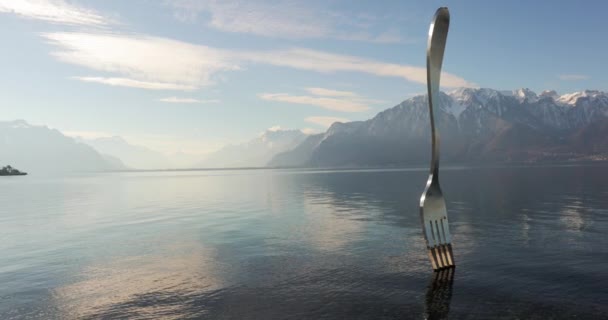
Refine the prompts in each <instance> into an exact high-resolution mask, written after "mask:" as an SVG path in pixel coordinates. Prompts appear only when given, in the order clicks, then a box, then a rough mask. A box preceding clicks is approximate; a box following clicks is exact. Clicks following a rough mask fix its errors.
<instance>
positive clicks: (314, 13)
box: [166, 0, 408, 43]
mask: <svg viewBox="0 0 608 320" xmlns="http://www.w3.org/2000/svg"><path fill="white" fill-rule="evenodd" d="M166 3H167V4H169V5H170V6H172V7H173V8H174V10H175V13H174V15H175V17H176V18H177V19H179V20H181V21H186V22H193V21H195V20H197V19H198V16H199V15H200V14H201V13H202V12H205V13H207V14H208V16H209V20H208V21H207V24H208V26H209V27H211V28H214V29H217V30H220V31H225V32H233V33H247V34H253V35H258V36H264V37H274V38H286V39H307V38H308V39H311V38H330V39H340V40H351V41H368V42H376V43H399V42H408V39H405V38H403V37H401V36H400V35H399V34H398V33H397V32H396V31H395V30H394V29H391V30H388V31H380V32H378V31H376V32H372V31H371V29H372V28H371V27H372V26H375V27H377V28H386V27H384V26H385V25H386V19H383V20H382V21H380V19H376V18H375V17H373V16H371V15H369V14H366V15H356V14H353V15H348V16H346V15H344V14H343V13H339V12H334V11H332V10H328V9H327V8H321V7H317V6H316V5H315V4H313V3H311V2H302V1H293V0H279V1H272V2H264V1H255V0H248V1H221V0H211V1H197V0H167V1H166Z"/></svg>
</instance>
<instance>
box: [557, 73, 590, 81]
mask: <svg viewBox="0 0 608 320" xmlns="http://www.w3.org/2000/svg"><path fill="white" fill-rule="evenodd" d="M557 77H558V78H559V79H560V80H564V81H580V80H587V79H589V78H590V77H589V76H587V75H584V74H560V75H558V76H557Z"/></svg>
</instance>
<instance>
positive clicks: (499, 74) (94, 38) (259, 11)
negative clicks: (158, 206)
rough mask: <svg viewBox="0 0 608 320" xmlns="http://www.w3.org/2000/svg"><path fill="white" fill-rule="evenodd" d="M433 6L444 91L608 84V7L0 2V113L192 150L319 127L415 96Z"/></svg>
mask: <svg viewBox="0 0 608 320" xmlns="http://www.w3.org/2000/svg"><path fill="white" fill-rule="evenodd" d="M444 5H445V6H448V7H449V8H450V12H451V16H452V20H451V28H450V35H449V37H448V45H447V49H446V56H445V61H444V71H445V72H446V74H444V76H443V78H442V85H443V86H444V89H446V90H450V89H451V88H455V87H460V86H474V87H476V86H480V87H489V88H495V89H503V90H511V89H516V88H520V87H528V88H530V89H532V90H535V91H537V92H539V91H542V90H545V89H555V90H557V91H558V93H560V94H564V93H568V92H573V91H577V90H582V89H599V90H603V91H606V90H607V89H608V76H607V75H606V74H607V72H606V71H607V70H608V65H607V64H606V58H605V56H606V50H607V49H608V42H606V40H605V39H606V32H605V19H604V16H605V12H606V10H607V9H608V3H606V2H604V1H595V2H592V1H569V2H566V1H560V2H557V1H416V2H414V1H407V2H406V1H338V0H333V1H272V2H270V1H268V2H264V1H234V2H230V1H195V0H158V1H153V0H132V1H122V0H107V1H92V0H80V1H77V0H74V1H54V0H0V23H1V25H2V28H0V37H1V38H2V39H3V42H4V44H3V46H2V50H1V52H0V57H1V59H0V69H1V70H2V75H3V76H2V77H1V78H0V88H2V94H0V105H1V113H0V114H1V115H0V118H1V119H0V120H13V119H25V120H27V121H29V122H30V123H34V124H44V125H48V126H50V127H53V128H57V129H59V130H61V131H63V132H65V133H67V134H70V135H81V136H87V137H95V136H109V135H120V136H123V137H124V138H126V139H127V141H129V142H131V143H134V144H140V145H144V146H148V147H150V148H152V149H155V150H158V151H161V152H165V153H173V152H178V151H181V152H186V153H193V154H203V153H206V152H209V151H212V150H214V149H217V148H219V147H221V146H222V145H224V144H227V143H238V142H242V141H245V140H248V139H250V138H252V137H254V136H256V135H257V134H258V133H259V132H261V131H263V130H264V129H266V128H271V127H276V126H280V127H282V128H300V129H306V130H307V131H310V132H314V131H323V130H325V128H326V127H327V126H328V125H329V123H331V122H332V121H334V120H341V121H348V120H364V119H368V118H370V117H372V116H374V115H375V114H376V113H377V112H379V111H382V110H384V109H386V108H389V107H391V106H393V105H395V104H397V103H399V102H401V101H402V100H404V99H406V98H408V97H410V96H412V95H415V94H418V93H423V92H424V91H425V82H424V81H425V71H424V67H425V65H424V64H425V50H426V37H427V32H428V25H429V22H430V19H431V17H432V16H433V14H434V12H435V10H436V8H437V7H439V6H444Z"/></svg>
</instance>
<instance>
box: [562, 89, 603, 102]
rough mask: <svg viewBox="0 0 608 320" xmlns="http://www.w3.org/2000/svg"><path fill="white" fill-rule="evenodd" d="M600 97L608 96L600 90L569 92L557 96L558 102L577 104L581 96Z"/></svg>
mask: <svg viewBox="0 0 608 320" xmlns="http://www.w3.org/2000/svg"><path fill="white" fill-rule="evenodd" d="M598 97H606V93H605V92H602V91H599V90H584V91H579V92H574V93H568V94H564V95H562V96H560V97H559V98H557V100H556V102H559V103H562V104H565V105H569V106H575V105H576V103H577V102H578V100H579V99H580V98H592V99H593V98H598Z"/></svg>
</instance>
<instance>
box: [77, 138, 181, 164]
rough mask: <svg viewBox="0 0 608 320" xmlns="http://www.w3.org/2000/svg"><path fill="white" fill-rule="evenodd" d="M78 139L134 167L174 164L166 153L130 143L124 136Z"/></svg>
mask: <svg viewBox="0 0 608 320" xmlns="http://www.w3.org/2000/svg"><path fill="white" fill-rule="evenodd" d="M76 140H77V141H79V142H82V143H85V144H88V145H90V146H91V147H93V149H95V150H97V151H98V152H100V153H102V154H104V155H109V156H112V157H114V158H118V159H120V160H121V161H122V162H123V163H124V164H125V165H126V166H128V167H129V168H133V169H167V168H173V167H174V165H173V164H172V163H171V161H169V159H167V157H166V156H165V155H163V154H162V153H160V152H156V151H154V150H150V149H148V148H146V147H142V146H136V145H132V144H129V143H128V142H127V141H125V140H124V139H123V138H122V137H118V136H114V137H104V138H96V139H83V138H76Z"/></svg>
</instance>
